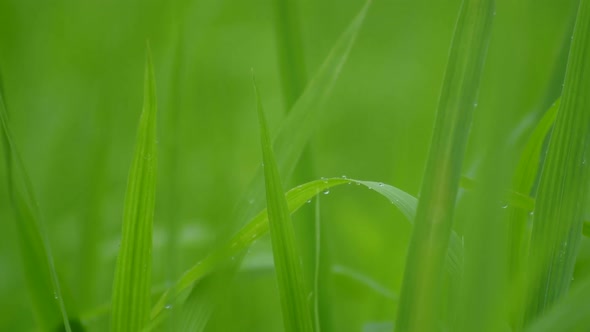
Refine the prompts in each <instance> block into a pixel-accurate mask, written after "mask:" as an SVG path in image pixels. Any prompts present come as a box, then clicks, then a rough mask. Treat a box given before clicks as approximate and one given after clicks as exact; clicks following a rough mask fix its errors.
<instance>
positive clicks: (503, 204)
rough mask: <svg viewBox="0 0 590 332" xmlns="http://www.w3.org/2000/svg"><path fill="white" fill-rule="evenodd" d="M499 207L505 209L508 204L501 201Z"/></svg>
mask: <svg viewBox="0 0 590 332" xmlns="http://www.w3.org/2000/svg"><path fill="white" fill-rule="evenodd" d="M500 207H501V208H502V209H506V208H508V204H506V203H502V206H500Z"/></svg>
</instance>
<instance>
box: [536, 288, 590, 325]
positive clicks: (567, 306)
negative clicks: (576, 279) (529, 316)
mask: <svg viewBox="0 0 590 332" xmlns="http://www.w3.org/2000/svg"><path fill="white" fill-rule="evenodd" d="M588 298H590V279H586V280H585V281H583V282H582V283H581V284H580V285H578V286H577V287H576V288H574V289H572V291H571V292H570V293H569V294H568V295H567V297H565V298H564V299H563V300H561V301H560V302H558V303H557V304H556V305H555V307H554V308H552V309H551V310H549V311H548V312H547V313H546V314H545V315H543V316H542V317H539V319H538V320H536V321H535V322H533V323H532V324H531V325H530V326H529V327H528V328H527V329H526V330H525V331H527V332H553V331H564V332H566V331H586V330H587V329H588V325H590V302H588Z"/></svg>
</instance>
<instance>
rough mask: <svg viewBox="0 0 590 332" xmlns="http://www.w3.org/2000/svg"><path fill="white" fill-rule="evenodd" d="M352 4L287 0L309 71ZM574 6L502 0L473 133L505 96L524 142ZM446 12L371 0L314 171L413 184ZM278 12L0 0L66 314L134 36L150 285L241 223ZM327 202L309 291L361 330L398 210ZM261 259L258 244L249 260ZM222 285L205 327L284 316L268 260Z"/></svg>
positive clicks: (453, 8) (133, 116)
mask: <svg viewBox="0 0 590 332" xmlns="http://www.w3.org/2000/svg"><path fill="white" fill-rule="evenodd" d="M363 3H364V1H363V0H344V1H343V0H339V1H338V0H319V1H312V0H300V1H298V9H299V16H300V21H301V22H300V23H301V32H302V37H303V53H304V55H305V61H306V63H307V70H308V73H307V74H308V76H309V77H312V76H313V74H314V73H315V72H316V70H317V69H318V67H319V65H320V64H321V63H322V62H323V60H324V59H325V57H326V56H327V54H328V51H329V50H330V48H331V47H332V45H333V44H334V42H335V41H336V39H337V38H338V36H339V35H340V34H341V33H342V32H343V31H344V29H345V28H346V26H347V25H348V23H349V22H350V21H351V20H352V18H353V17H354V16H355V15H356V13H357V12H358V11H359V10H360V8H361V7H362V5H363ZM576 3H577V1H574V0H559V1H558V0H551V1H549V0H542V1H538V0H537V1H533V0H521V1H511V0H499V1H497V9H496V17H495V22H494V30H493V33H492V42H491V45H490V49H489V56H488V59H487V63H486V67H485V70H484V76H483V83H482V88H481V90H480V98H479V101H478V108H477V110H476V115H475V119H474V125H473V131H477V130H481V129H482V128H484V129H485V127H486V126H487V125H488V123H489V120H490V119H491V118H493V115H494V114H497V112H498V110H502V112H501V113H502V114H508V115H509V116H507V117H506V118H505V119H502V121H503V123H504V126H505V127H504V128H505V129H506V133H507V134H506V137H505V140H506V141H505V142H499V143H508V144H509V146H511V147H513V148H514V151H515V152H518V151H519V150H518V149H519V148H520V147H521V143H522V141H521V139H520V138H522V137H524V136H523V135H526V133H528V132H530V129H531V125H532V124H533V122H534V120H535V119H537V118H538V117H539V116H540V115H541V114H542V112H543V111H544V110H545V109H547V108H548V106H549V105H550V104H551V103H552V102H553V101H554V100H555V99H556V98H557V96H559V94H560V88H561V81H562V79H563V74H564V69H565V68H564V64H565V62H564V60H565V56H566V55H567V53H564V48H565V49H567V47H568V41H569V36H570V35H571V27H572V20H573V13H574V7H575V5H576ZM459 6H460V1H459V0H450V1H443V0H374V1H373V3H372V5H371V8H370V10H369V14H368V16H367V17H366V21H365V24H364V26H363V28H362V30H361V33H360V35H359V37H358V39H357V42H356V44H355V46H354V47H353V50H352V53H351V54H350V57H349V59H348V62H347V63H346V65H345V66H344V68H343V70H342V73H341V76H340V78H339V80H338V81H337V84H336V87H335V89H334V91H333V94H332V96H331V97H330V99H329V101H328V103H327V105H326V109H325V112H324V116H323V118H322V120H321V122H320V124H319V130H318V131H317V132H316V134H315V135H314V137H313V138H312V140H311V151H312V155H313V168H314V174H315V175H316V176H315V178H319V177H332V176H342V175H346V176H348V177H351V178H355V179H363V180H371V181H382V182H385V183H388V184H392V185H395V186H397V187H399V188H401V189H403V190H405V191H407V192H409V193H410V194H412V195H414V196H416V195H417V194H418V190H419V186H420V181H421V178H422V172H423V167H424V163H425V158H426V155H427V151H428V145H429V141H430V137H431V131H432V125H433V121H434V115H435V110H436V106H437V101H438V96H439V92H440V87H441V83H442V79H443V75H444V69H445V64H446V61H447V55H448V49H449V45H450V42H451V37H452V33H453V28H454V23H455V20H456V17H457V13H458V10H459ZM274 14H275V13H274V10H273V4H272V1H271V0H253V1H245V0H209V1H206V0H190V1H180V0H168V1H163V0H143V1H139V0H124V1H115V0H78V1H74V0H51V1H50V0H45V1H43V0H36V1H34V0H0V73H1V76H2V81H3V88H4V92H5V97H6V102H7V107H8V112H9V121H10V125H11V127H12V129H13V134H14V136H15V137H14V139H15V141H16V143H17V145H18V146H19V148H20V151H21V153H22V155H23V159H24V162H25V164H26V166H27V168H28V171H29V173H30V175H31V178H32V181H33V185H34V187H35V191H36V194H37V198H38V201H39V205H40V209H41V212H42V214H43V217H44V222H45V225H46V229H47V234H48V237H49V240H50V244H51V247H52V251H53V254H54V257H55V262H56V266H57V269H58V271H59V274H60V279H61V281H62V287H63V288H64V289H65V292H66V293H69V295H68V296H66V298H69V300H68V311H69V313H71V314H72V316H74V317H76V316H80V315H82V316H83V317H84V315H86V316H88V317H90V316H92V315H91V313H92V312H93V311H94V310H95V309H96V308H98V307H100V306H102V305H104V304H106V303H108V302H109V299H110V292H111V289H112V278H113V273H114V263H115V257H116V252H117V248H118V246H117V245H118V241H119V237H120V229H121V219H122V210H123V199H124V195H125V185H126V178H127V174H128V169H129V166H130V163H131V157H132V151H133V146H134V139H135V131H136V127H137V123H138V119H139V114H140V111H141V105H142V93H143V67H144V60H145V53H146V46H145V45H146V40H149V42H150V46H151V49H152V53H153V57H154V65H155V69H156V80H157V91H158V98H159V100H158V102H159V105H158V106H159V112H160V113H159V124H158V126H159V142H160V157H159V158H160V159H159V162H160V173H159V184H158V194H157V207H156V219H155V231H154V277H153V281H154V286H155V287H163V286H165V285H167V283H169V282H171V281H172V280H175V279H176V278H177V277H178V276H179V275H180V273H181V272H182V271H184V270H185V269H186V268H188V267H189V266H191V265H192V264H194V263H195V262H197V261H198V260H199V259H201V258H203V257H204V256H205V255H206V254H207V252H208V251H209V250H210V249H211V248H212V247H213V246H214V245H215V244H216V243H219V241H222V240H224V239H226V238H227V236H228V235H230V234H231V233H233V232H235V231H237V229H238V227H239V226H240V225H238V224H237V221H236V220H232V219H231V218H232V211H233V208H234V206H235V205H236V204H237V202H238V201H239V199H240V197H241V195H242V194H243V193H244V191H245V190H246V188H247V186H248V184H249V182H250V180H251V179H252V177H253V175H254V173H255V171H256V169H257V167H258V166H259V164H260V163H261V153H260V146H259V136H258V126H257V118H256V111H255V98H254V94H253V90H252V84H251V77H250V70H251V68H254V69H255V71H256V75H257V80H258V84H259V87H260V89H261V90H262V93H263V98H264V104H265V108H266V110H267V113H268V117H269V121H270V126H271V128H274V129H275V131H276V129H277V128H278V127H279V126H280V123H281V121H282V119H284V117H285V114H286V110H285V107H284V102H283V97H282V93H281V91H282V90H281V88H280V77H279V75H280V73H279V67H278V59H277V51H276V34H275V30H274V24H273V22H274V17H273V15H274ZM485 152H486V151H485V147H482V146H477V145H474V144H470V145H469V148H468V159H467V164H466V165H465V167H466V168H465V169H466V173H474V172H476V170H477V165H478V163H477V161H478V160H480V159H481V156H482V154H485ZM4 167H5V166H4V163H2V164H1V166H0V170H1V171H2V173H0V174H4ZM306 180H312V178H309V179H306ZM287 183H289V185H290V186H291V185H295V184H296V183H294V181H288V182H287ZM0 185H1V186H0V188H3V189H2V190H1V191H0V220H1V221H2V224H1V225H2V228H1V229H2V235H1V240H0V312H1V314H0V330H2V331H32V330H34V326H35V324H34V320H33V316H32V313H31V310H30V304H29V299H28V295H27V289H26V285H25V282H24V279H23V273H24V272H23V269H22V265H21V262H20V256H19V247H18V243H17V237H16V228H15V220H14V217H13V213H12V207H11V206H10V203H9V200H8V196H7V192H6V190H5V189H4V188H6V179H5V176H4V175H2V177H0ZM307 209H310V208H307ZM308 212H309V211H308ZM303 213H304V214H305V212H304V211H303ZM321 213H322V223H323V225H324V226H323V232H324V235H323V236H324V240H325V241H324V242H323V243H322V248H325V250H326V252H327V253H329V257H330V260H329V265H331V266H336V268H335V269H333V270H334V271H331V270H330V268H328V269H327V270H326V271H327V272H326V273H328V274H327V275H326V280H327V281H326V282H325V283H324V284H323V287H322V290H321V292H322V293H323V295H322V296H323V297H324V303H326V301H328V302H327V304H328V305H329V309H328V314H325V315H324V316H323V317H322V323H323V324H326V325H327V326H329V327H331V328H332V329H333V330H334V331H363V329H364V328H366V327H367V326H370V325H371V324H374V323H382V322H388V321H392V320H393V317H394V314H395V309H396V300H395V299H396V295H397V294H398V291H399V288H400V284H401V279H402V275H403V266H404V260H405V253H406V247H407V244H408V239H409V235H410V226H409V224H408V222H407V221H406V220H404V217H403V216H402V214H401V213H399V212H398V211H397V210H396V209H395V207H394V206H393V205H391V204H389V203H388V202H387V201H386V200H385V199H383V198H382V197H380V196H378V195H377V194H376V193H374V192H371V191H368V190H365V189H363V188H361V187H357V186H344V187H339V188H336V189H335V190H333V191H332V192H331V193H330V195H327V196H324V195H322V197H321ZM296 219H297V217H296ZM170 222H175V223H176V225H178V227H179V228H180V229H181V232H182V233H181V236H180V240H179V241H178V243H177V244H176V246H175V247H174V248H175V249H174V250H170V249H169V248H170V246H167V238H168V234H167V232H166V231H165V230H166V229H167V225H168V224H169V223H170ZM88 234H91V237H90V238H88ZM302 236H303V237H305V236H306V234H302ZM94 244H96V245H94ZM269 253H270V246H269V245H268V241H261V242H260V243H257V244H256V245H255V246H254V247H253V249H252V253H251V255H253V256H256V257H258V258H256V257H254V259H252V260H253V261H255V262H254V263H256V259H261V258H260V257H263V258H262V260H263V261H264V257H268V256H269V255H270V254H269ZM265 255H266V256H265ZM88 257H93V259H88ZM266 261H268V259H266ZM247 262H248V258H247ZM246 265H248V264H246ZM251 265H255V264H251ZM342 269H345V270H347V271H354V273H356V274H358V275H362V276H363V278H365V279H366V278H369V279H371V280H372V282H374V283H378V284H379V285H380V286H382V287H384V288H386V289H387V290H388V292H390V293H391V294H393V296H385V295H386V294H383V292H379V291H376V290H375V289H372V288H370V287H368V285H367V282H364V283H363V282H359V281H358V280H355V279H354V278H352V277H351V274H350V273H349V274H348V275H345V274H343V273H339V271H342ZM228 287H231V290H230V293H229V296H228V297H227V298H225V299H224V300H223V301H222V304H221V305H220V306H219V307H218V308H217V310H216V311H215V313H214V314H213V317H212V319H211V322H210V324H209V326H208V330H212V331H231V330H234V331H238V330H239V331H278V330H281V329H282V323H281V318H280V307H279V305H278V294H277V289H276V283H275V276H274V274H273V271H272V268H271V267H270V266H269V265H268V264H266V265H265V264H262V267H258V268H245V269H243V271H241V272H240V273H239V274H238V275H237V276H236V278H235V282H234V283H233V284H231V285H228ZM391 294H389V295H391ZM92 317H93V318H92V319H89V320H88V321H86V322H87V323H88V326H87V327H88V330H89V331H103V330H105V329H106V327H107V326H108V325H107V324H108V315H107V316H98V317H97V316H96V315H95V316H92Z"/></svg>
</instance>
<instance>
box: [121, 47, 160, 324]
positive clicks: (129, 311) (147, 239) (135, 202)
mask: <svg viewBox="0 0 590 332" xmlns="http://www.w3.org/2000/svg"><path fill="white" fill-rule="evenodd" d="M143 103H144V105H143V111H142V113H141V118H140V121H139V129H138V132H137V141H136V146H135V152H134V156H133V162H132V165H131V169H130V171H129V178H128V182H127V193H126V196H125V206H124V213H123V231H122V238H121V247H120V250H119V256H118V258H117V266H116V270H115V280H114V285H113V295H112V310H111V331H140V330H141V329H142V328H143V327H144V326H145V325H146V324H147V323H148V322H149V317H150V316H149V313H150V298H151V273H152V228H153V216H154V206H155V192H156V168H157V149H156V144H157V143H156V111H157V105H156V86H155V79H154V70H153V65H152V60H151V55H150V54H149V50H148V56H147V61H146V67H145V86H144V101H143Z"/></svg>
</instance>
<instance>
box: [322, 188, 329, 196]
mask: <svg viewBox="0 0 590 332" xmlns="http://www.w3.org/2000/svg"><path fill="white" fill-rule="evenodd" d="M329 193H330V189H326V190H324V191H323V192H322V194H324V195H327V194H329Z"/></svg>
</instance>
